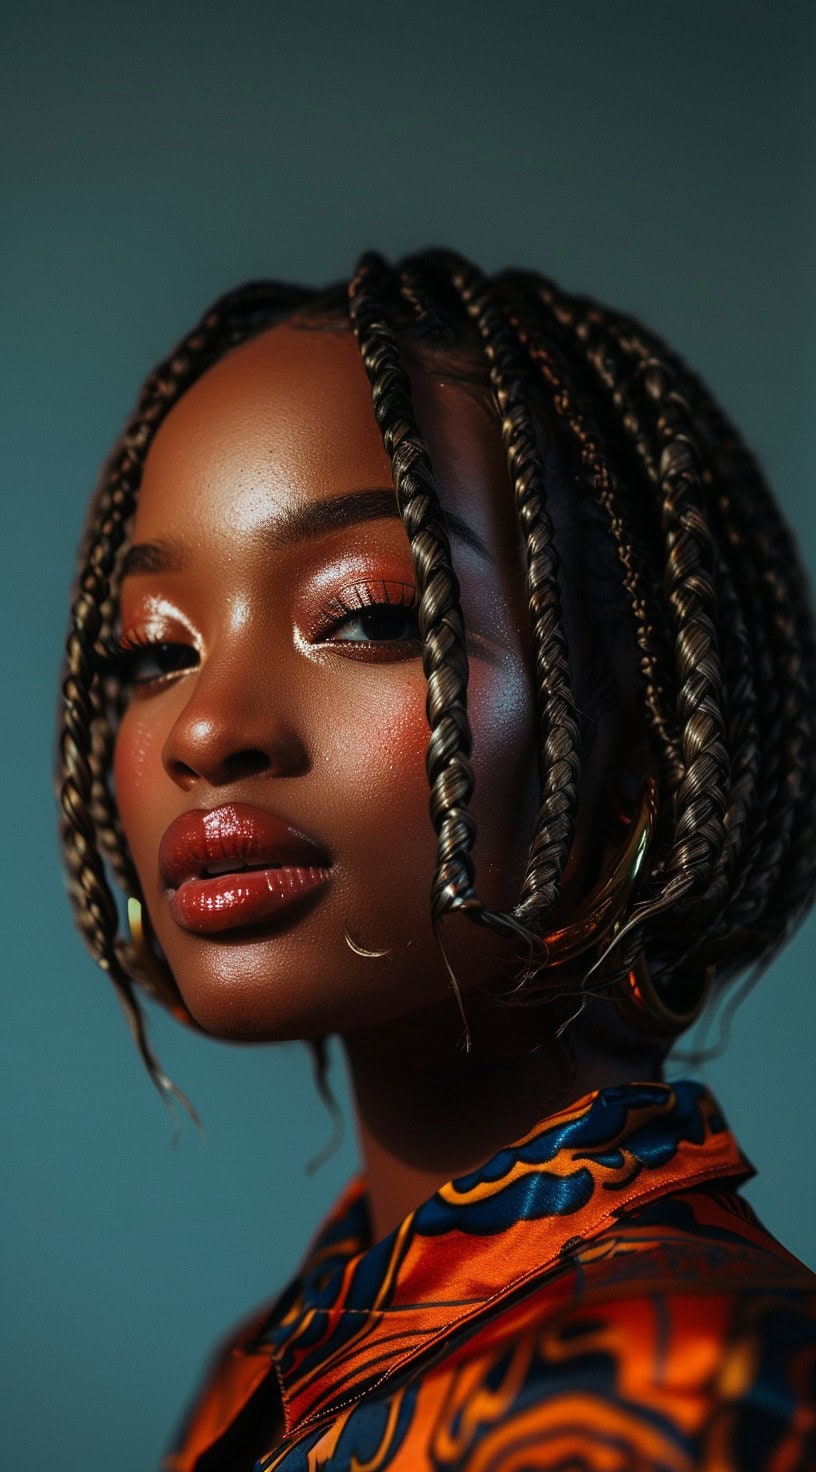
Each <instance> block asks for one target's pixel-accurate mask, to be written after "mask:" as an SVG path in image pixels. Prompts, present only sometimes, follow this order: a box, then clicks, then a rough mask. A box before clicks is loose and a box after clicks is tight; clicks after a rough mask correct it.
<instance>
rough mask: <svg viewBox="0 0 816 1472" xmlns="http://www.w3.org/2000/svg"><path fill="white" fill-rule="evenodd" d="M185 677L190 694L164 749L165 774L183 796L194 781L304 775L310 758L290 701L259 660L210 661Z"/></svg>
mask: <svg viewBox="0 0 816 1472" xmlns="http://www.w3.org/2000/svg"><path fill="white" fill-rule="evenodd" d="M188 679H189V688H190V694H189V696H188V699H187V701H186V703H185V705H184V707H183V709H182V710H181V711H180V713H179V715H178V717H177V718H176V720H175V721H174V723H173V726H172V728H171V730H170V732H169V733H168V736H167V739H166V741H165V743H164V746H163V748H162V763H163V765H164V768H165V771H166V772H167V773H168V774H169V775H170V777H172V779H173V781H174V782H176V783H177V785H178V786H179V787H181V788H182V789H183V790H184V791H185V792H188V791H190V790H191V788H193V787H195V785H196V784H197V783H204V784H206V785H208V786H211V787H223V786H226V785H228V784H229V783H232V782H239V781H241V780H242V779H243V778H246V777H252V776H256V775H259V774H264V773H268V774H269V775H278V776H295V775H297V774H298V773H300V772H302V771H305V769H306V767H307V765H308V755H307V750H306V746H305V743H304V741H303V739H302V736H301V734H300V732H299V730H298V729H297V726H296V724H295V722H294V721H293V719H292V718H291V713H292V709H293V707H292V702H291V700H287V699H286V697H285V696H284V694H283V690H282V688H281V685H280V682H276V681H275V680H274V679H273V678H272V677H271V676H270V673H269V669H268V667H265V664H264V662H263V661H261V662H259V661H258V660H257V659H256V660H255V661H254V668H253V669H251V670H250V669H248V668H247V666H246V665H245V664H243V663H241V664H240V665H232V666H231V667H230V666H229V665H227V666H226V667H225V666H224V664H223V663H219V662H218V661H217V660H216V658H215V657H212V658H211V659H208V660H206V661H205V663H204V665H203V667H202V668H201V669H200V671H199V672H198V673H196V674H195V675H193V676H191V677H188ZM187 683H188V681H187V680H186V679H185V681H184V684H185V686H186V685H187Z"/></svg>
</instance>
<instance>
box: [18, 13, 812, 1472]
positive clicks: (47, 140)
mask: <svg viewBox="0 0 816 1472" xmlns="http://www.w3.org/2000/svg"><path fill="white" fill-rule="evenodd" d="M814 17H816V9H815V8H814V7H813V6H812V5H810V4H809V3H802V4H795V3H790V0H789V3H787V4H785V5H782V6H778V5H772V4H756V3H753V4H752V3H745V0H742V3H739V4H738V3H730V0H720V3H712V0H705V3H702V0H691V3H685V4H683V3H680V4H676V5H671V6H669V5H661V4H654V3H653V0H634V3H625V0H624V3H619V4H612V3H608V4H607V3H601V0H596V3H587V0H578V3H573V4H571V5H564V4H558V5H556V4H550V3H546V0H531V3H515V4H514V3H512V0H511V3H509V4H507V5H506V6H501V7H500V6H498V5H495V4H482V3H478V0H469V3H458V0H455V3H448V4H443V3H439V0H437V3H435V4H424V3H419V4H414V5H405V6H403V5H399V6H398V5H396V4H389V3H387V0H380V3H379V4H362V3H359V4H349V3H346V4H345V5H337V4H308V3H305V4H301V5H300V6H299V7H298V9H297V13H296V14H295V13H294V7H292V6H291V5H290V4H286V5H281V4H275V3H267V4H262V3H258V0H254V3H247V0H235V3H233V4H231V5H229V6H227V5H222V4H219V5H215V4H209V3H201V0H199V3H197V4H191V3H187V4H180V3H173V0H165V3H163V4H162V5H157V4H154V3H152V0H150V3H143V4H140V5H138V6H131V7H126V6H125V5H122V4H118V5H111V4H110V3H107V4H101V3H94V4H83V3H81V0H80V3H77V4H74V5H72V6H63V5H57V4H56V3H55V4H45V5H43V4H40V5H37V4H36V3H34V4H30V5H28V6H25V7H24V6H22V5H14V6H7V7H6V19H5V25H4V33H3V45H2V52H3V56H2V61H1V62H0V67H2V72H3V75H2V77H0V95H1V96H2V107H3V110H4V112H5V114H6V116H5V122H4V128H3V138H4V140H5V143H4V150H5V151H4V157H3V169H4V181H3V188H2V198H3V204H2V214H3V223H2V252H3V273H2V276H3V291H4V295H5V300H4V303H3V309H2V316H3V322H4V330H5V338H6V345H7V355H6V362H5V366H4V392H3V400H2V427H1V433H2V460H1V461H0V463H1V464H2V473H3V482H4V484H3V493H2V506H1V508H0V509H1V511H2V556H3V562H4V584H3V589H4V617H3V637H2V641H1V647H2V659H3V676H2V679H3V687H2V688H3V692H4V699H3V707H4V726H5V731H4V736H3V751H4V763H3V768H2V777H0V793H2V814H3V829H4V841H3V843H2V846H1V849H2V856H1V858H0V862H2V865H3V880H2V887H1V888H0V893H2V899H3V906H4V917H3V926H2V958H3V959H2V971H3V1026H2V1061H1V1064H0V1090H2V1095H3V1098H2V1110H3V1112H2V1120H3V1126H2V1140H3V1165H2V1180H3V1186H4V1194H5V1197H6V1200H5V1202H4V1205H3V1216H2V1232H3V1238H4V1240H3V1247H2V1260H3V1270H4V1271H3V1277H4V1285H3V1299H4V1301H3V1306H2V1336H3V1341H4V1343H3V1346H2V1348H3V1364H4V1370H3V1376H2V1380H1V1381H0V1387H1V1388H0V1397H1V1398H2V1406H0V1447H2V1449H3V1450H2V1459H3V1461H4V1464H5V1465H7V1466H13V1467H14V1468H15V1472H33V1469H34V1468H37V1469H41V1468H42V1467H44V1466H46V1465H48V1466H52V1465H53V1466H58V1467H59V1468H60V1469H61V1472H75V1469H76V1472H79V1469H82V1472H94V1469H100V1472H101V1469H105V1472H108V1469H110V1468H111V1467H114V1466H115V1467H116V1469H117V1472H136V1469H140V1472H141V1469H144V1468H149V1467H153V1466H155V1465H156V1463H157V1460H158V1457H159V1454H160V1451H161V1449H162V1448H163V1447H164V1446H165V1445H166V1443H167V1439H168V1437H169V1435H170V1433H171V1429H172V1427H173V1425H174V1422H175V1420H176V1418H177V1416H178V1415H179V1413H180V1411H181V1408H182V1407H183V1405H184V1404H185V1402H186V1401H187V1399H188V1397H189V1394H190V1392H191V1390H192V1388H193V1385H194V1383H195V1381H196V1379H197V1377H198V1375H199V1373H200V1371H201V1368H202V1364H203V1362H204V1358H205V1355H206V1353H207V1351H208V1348H209V1346H210V1345H211V1344H212V1342H213V1340H214V1338H216V1337H217V1336H218V1335H219V1334H220V1333H221V1332H222V1331H223V1330H224V1329H225V1327H226V1326H228V1325H229V1324H230V1323H231V1322H232V1321H233V1320H234V1319H235V1318H236V1317H238V1316H240V1315H241V1314H243V1313H244V1312H245V1311H246V1310H248V1309H249V1308H250V1307H251V1306H253V1305H254V1304H256V1303H257V1302H258V1301H259V1300H261V1299H263V1298H265V1297H266V1296H268V1295H270V1294H271V1293H272V1292H273V1291H274V1290H276V1289H277V1288H278V1287H279V1286H280V1285H281V1284H282V1282H283V1281H284V1279H285V1278H286V1276H287V1275H288V1274H289V1273H290V1271H291V1270H292V1269H293V1268H294V1266H295V1264H296V1261H297V1259H298V1256H299V1254H300V1252H301V1250H302V1248H303V1245H304V1241H305V1237H306V1235H307V1234H308V1233H309V1232H310V1231H311V1230H312V1228H313V1227H314V1225H315V1223H316V1222H317V1220H318V1218H319V1216H320V1214H321V1213H322V1212H323V1211H324V1210H325V1209H326V1208H327V1206H328V1205H329V1203H330V1202H331V1200H332V1198H333V1196H334V1195H335V1193H336V1191H337V1190H338V1188H339V1187H340V1185H341V1184H342V1183H343V1181H344V1180H345V1178H346V1176H347V1175H348V1173H349V1172H350V1170H351V1169H352V1167H353V1164H354V1161H355V1150H354V1140H353V1129H352V1126H351V1123H350V1121H349V1122H348V1123H347V1126H346V1133H345V1139H344V1142H343V1144H342V1146H341V1148H340V1150H339V1151H338V1153H337V1154H336V1155H335V1156H334V1157H333V1158H332V1159H331V1160H330V1161H329V1163H328V1164H326V1165H325V1166H324V1167H323V1168H322V1169H321V1170H319V1171H318V1172H317V1173H316V1174H314V1175H312V1176H307V1175H306V1174H305V1171H304V1164H305V1162H306V1161H307V1160H308V1159H309V1158H310V1157H311V1156H313V1155H314V1154H316V1153H317V1152H318V1151H319V1150H320V1148H321V1147H322V1146H323V1145H324V1144H325V1142H326V1140H327V1138H328V1135H329V1122H328V1119H327V1117H326V1115H325V1112H324V1111H323V1109H322V1106H320V1105H319V1103H318V1102H317V1099H316V1096H315V1093H314V1090H313V1087H312V1083H311V1075H310V1067H309V1061H308V1057H307V1054H306V1050H305V1049H304V1048H302V1047H300V1046H287V1047H280V1048H277V1049H274V1050H270V1049H263V1048H254V1049H241V1048H237V1047H226V1046H215V1045H213V1044H211V1043H209V1042H208V1041H206V1040H203V1039H200V1038H196V1037H193V1036H189V1035H187V1034H185V1033H184V1032H183V1031H182V1030H181V1029H178V1028H176V1027H175V1026H174V1025H173V1024H172V1023H171V1022H170V1021H169V1020H168V1019H166V1018H165V1017H163V1016H161V1015H155V1016H154V1020H153V1033H154V1038H155V1041H156V1044H157V1047H158V1049H159V1052H160V1056H161V1057H162V1059H163V1061H164V1062H165V1065H166V1066H167V1067H168V1068H169V1070H170V1072H171V1073H172V1075H173V1076H174V1078H176V1079H177V1081H178V1082H179V1083H180V1084H181V1085H182V1087H183V1088H184V1089H186V1090H187V1091H188V1092H189V1094H190V1095H191V1096H192V1098H193V1099H194V1101H195V1103H196V1104H197V1106H198V1108H199V1110H200V1112H201V1114H202V1116H203V1119H204V1123H205V1136H204V1138H203V1139H200V1138H199V1137H198V1135H197V1134H196V1132H195V1130H194V1129H193V1128H192V1127H191V1126H186V1127H185V1129H184V1132H183V1135H182V1138H181V1140H180V1142H179V1144H178V1146H177V1147H176V1148H175V1149H172V1148H171V1126H170V1121H169V1118H168V1116H167V1115H166V1113H165V1111H164V1109H163V1108H162V1106H161V1103H160V1102H159V1099H158V1097H157V1095H156V1094H155V1093H154V1091H153V1090H152V1088H151V1087H150V1085H149V1083H148V1082H147V1079H146V1077H145V1075H144V1074H143V1072H142V1070H141V1067H140V1065H139V1063H138V1060H137V1058H136V1055H135V1052H134V1050H133V1049H132V1047H131V1044H130V1041H129V1037H128V1034H127V1030H126V1027H125V1024H124V1021H123V1019H122V1016H121V1014H120V1012H119V1009H118V1006H117V1003H116V1001H115V999H114V997H113V995H112V993H110V992H109V988H108V986H107V984H106V982H105V980H104V978H103V976H102V975H101V973H98V972H97V971H96V970H95V968H94V966H93V964H92V962H91V961H90V959H89V958H88V957H87V956H86V954H85V952H84V950H83V948H82V946H81V944H80V942H79V940H78V939H77V937H76V936H75V934H74V932H73V930H72V928H71V923H70V919H69V914H68V908H67V902H66V900H65V898H64V895H63V892H62V881H61V877H60V871H59V867H58V861H57V856H56V845H55V836H54V832H55V812H54V808H53V803H52V796H51V776H50V763H51V754H52V740H53V737H52V723H53V710H54V703H55V690H56V682H57V672H58V666H59V662H60V650H61V642H62V638H63V627H64V620H65V612H66V598H67V590H68V585H69V581H70V578H71V574H72V568H73V550H74V545H75V542H76V540H77V536H78V532H79V527H80V523H81V518H82V515H83V508H84V505H85V501H86V497H87V495H88V492H89V490H90V487H91V485H92V483H93V481H94V478H95V475H96V470H97V466H98V463H99V461H100V460H101V458H102V456H103V454H104V453H105V452H106V450H107V447H108V445H109V443H110V442H111V441H112V439H113V438H114V436H115V434H116V433H117V431H118V429H119V426H120V424H121V421H122V419H123V417H124V416H125V414H126V412H127V411H128V410H129V408H130V406H131V403H132V401H133V398H134V395H135V392H136V389H137V386H138V384H139V382H140V381H141V379H142V377H143V376H144V374H145V372H146V371H147V370H148V368H149V367H150V366H151V365H152V364H153V363H154V361H155V360H156V359H157V358H158V357H159V356H160V355H162V354H163V353H164V352H165V350H166V349H167V348H168V346H169V345H170V344H171V343H172V342H173V341H174V340H175V338H176V337H177V336H178V335H179V334H180V333H181V332H182V331H183V330H185V329H186V328H187V327H188V326H189V325H190V324H191V323H192V322H193V321H194V320H195V319H196V318H197V316H198V315H199V313H200V311H201V309H202V308H203V307H204V306H205V304H206V303H207V302H208V301H209V300H210V299H211V298H212V297H214V296H215V295H216V294H217V293H219V292H221V291H222V290H224V289H226V288H227V287H229V286H231V285H233V284H236V283H238V282H239V281H241V280H242V279H246V278H249V277H252V276H255V275H270V276H281V277H284V278H302V279H305V280H308V281H318V282H319V281H323V280H328V279H331V278H333V277H335V276H338V275H344V274H346V273H348V272H349V270H350V269H351V267H352V265H353V262H354V259H355V257H356V256H357V254H358V253H359V252H360V250H361V249H363V248H365V247H367V246H370V245H376V246H378V247H380V248H382V249H384V250H386V251H387V252H390V253H397V252H401V251H404V250H407V249H410V248H412V247H416V246H422V245H425V244H429V243H449V244H452V245H454V246H456V247H458V248H460V249H463V250H464V251H466V252H467V253H469V254H471V255H472V256H473V257H474V258H475V259H477V260H478V261H480V263H481V264H482V265H484V266H486V267H488V268H495V267H499V266H501V265H503V264H519V265H525V266H530V267H534V268H539V269H541V270H543V271H545V272H547V273H549V274H551V275H553V276H555V277H556V278H559V279H560V280H562V281H563V283H564V284H565V285H567V286H569V287H572V288H575V289H578V290H585V291H588V292H590V293H593V294H595V295H598V296H600V297H601V298H602V299H604V298H605V299H606V300H608V301H609V302H611V303H613V304H615V305H618V306H621V307H625V308H628V309H630V310H632V311H633V312H635V313H637V314H639V315H641V316H642V317H643V318H644V319H645V320H646V321H647V322H648V323H649V324H650V325H652V326H653V327H655V328H657V329H658V330H659V331H660V332H662V333H664V334H665V335H666V336H667V337H668V338H669V340H670V341H671V342H672V343H673V344H674V345H676V346H677V347H678V348H679V349H680V350H681V351H682V352H683V353H684V354H685V355H686V356H687V357H688V358H689V359H690V360H691V362H692V363H693V364H694V365H695V366H697V367H698V368H699V369H700V370H701V371H702V372H703V373H704V375H705V376H707V378H708V379H709V380H710V382H711V384H712V386H713V388H714V389H715V391H716V393H717V394H718V395H719V397H720V398H721V399H722V400H723V401H724V403H725V405H726V407H727V409H728V410H729V411H730V412H731V413H732V414H733V415H734V417H735V418H736V419H737V421H738V422H739V423H740V424H741V426H742V427H743V428H744V430H745V432H746V434H747V436H748V437H749V439H750V441H751V442H752V443H753V445H754V446H755V448H756V449H757V450H758V452H759V454H760V456H761V458H762V460H763V462H764V464H765V466H766V468H767V471H768V472H769V475H770V477H771V480H772V482H773V483H774V485H775V487H776V489H777V492H778V495H779V498H780V500H781V502H782V504H783V506H784V508H785V510H786V513H787V515H788V517H789V519H790V521H791V523H792V524H793V526H794V528H795V529H796V531H797V533H798V535H799V537H800V539H801V543H802V548H803V551H804V554H805V556H806V558H807V560H808V563H809V565H810V568H811V570H813V569H814V567H816V513H814V500H813V495H812V489H811V486H812V471H813V449H812V438H811V436H810V435H809V434H808V429H809V414H808V409H809V407H810V405H811V404H812V399H813V387H814V316H815V315H816V309H815V307H814V296H813V291H812V286H811V280H810V272H809V271H808V264H809V263H812V261H813V260H814V259H816V255H814V240H813V235H814V230H813V224H814V207H813V206H814V194H813V178H814V172H813V157H812V144H813V141H814V138H813V120H812V113H811V112H810V108H809V94H810V93H811V92H812V57H813V40H814V37H813V29H814ZM814 936H816V927H815V926H814V921H813V919H811V920H810V921H809V922H808V923H807V924H806V925H805V927H803V929H802V930H801V931H800V932H799V934H798V935H797V937H796V938H795V939H794V941H793V942H792V944H791V945H790V946H789V948H788V950H787V952H786V954H785V955H784V957H783V958H782V959H780V960H779V962H778V963H777V964H776V965H775V967H774V968H773V970H772V971H771V972H770V973H769V974H768V975H767V976H766V978H765V979H764V981H763V983H762V985H761V987H760V988H759V989H758V990H757V991H756V992H755V993H754V994H753V995H752V996H750V997H749V998H748V1000H746V1002H745V1004H744V1005H743V1007H742V1009H741V1011H740V1012H739V1014H738V1016H737V1019H736V1022H735V1024H734V1028H733V1038H732V1041H731V1044H730V1047H729V1048H728V1050H727V1051H726V1052H725V1054H724V1055H723V1056H722V1057H721V1058H719V1059H718V1060H717V1061H716V1062H714V1063H712V1064H710V1065H707V1066H706V1067H705V1068H704V1069H702V1070H701V1071H700V1072H701V1075H702V1076H703V1077H704V1078H705V1079H706V1080H707V1081H708V1082H709V1083H711V1084H712V1086H713V1087H714V1088H715V1090H716V1091H717V1093H718V1095H719V1097H720V1100H721V1102H722V1104H723V1107H724V1109H725V1111H726V1114H727V1116H728V1118H729V1120H730V1121H731V1123H732V1124H733V1126H734V1127H735V1129H736V1131H737V1133H738V1136H739V1138H740V1140H741V1141H742V1143H743V1145H744V1148H745V1149H746V1151H747V1152H748V1153H749V1155H750V1156H751V1157H752V1158H753V1160H754V1161H755V1163H756V1165H757V1166H758V1167H759V1176H758V1179H757V1180H756V1182H755V1183H753V1184H752V1185H751V1186H750V1187H749V1188H748V1192H747V1194H748V1196H749V1197H750V1199H751V1201H752V1202H753V1203H754V1205H755V1206H756V1208H757V1209H758V1210H759V1212H760V1214H761V1215H762V1216H763V1218H764V1220H765V1221H766V1223H767V1225H768V1226H769V1227H770V1228H771V1229H772V1230H773V1231H774V1232H775V1233H777V1234H778V1235H779V1236H780V1237H781V1238H782V1239H783V1240H784V1241H785V1242H786V1244H788V1245H789V1246H790V1247H791V1248H792V1249H793V1250H794V1251H795V1252H797V1253H798V1254H799V1255H800V1256H801V1257H802V1258H804V1260H805V1261H806V1262H808V1263H809V1264H810V1265H812V1266H814V1267H816V1242H815V1241H814V1226H816V1142H814V1137H813V1106H812V1097H813V1096H812V1077H813V1065H812V1058H811V1054H812V1043H813V1033H814V1020H815V1019H816V1005H815V1004H814V989H813V980H812V975H811V970H812V959H811V958H812V954H813V942H814ZM678 1071H679V1070H678ZM334 1075H335V1084H336V1088H337V1090H338V1092H339V1093H340V1095H341V1097H342V1099H343V1100H344V1103H345V1104H346V1112H347V1097H346V1092H345V1085H344V1081H343V1078H342V1073H341V1069H340V1065H339V1062H336V1063H335V1068H334ZM347 1119H348V1112H347Z"/></svg>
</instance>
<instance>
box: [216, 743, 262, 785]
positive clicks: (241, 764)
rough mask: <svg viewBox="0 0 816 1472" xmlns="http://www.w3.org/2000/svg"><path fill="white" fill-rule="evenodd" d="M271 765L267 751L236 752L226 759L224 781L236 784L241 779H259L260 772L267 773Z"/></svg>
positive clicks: (223, 764) (224, 762)
mask: <svg viewBox="0 0 816 1472" xmlns="http://www.w3.org/2000/svg"><path fill="white" fill-rule="evenodd" d="M270 765H271V763H270V760H269V757H268V755H267V753H266V752H265V751H259V750H257V749H252V748H250V749H249V750H247V751H234V752H231V753H230V755H229V756H227V757H225V758H224V761H223V763H222V766H223V772H224V776H223V780H224V781H225V782H235V781H237V779H238V778H240V777H257V776H258V774H259V773H260V772H265V771H266V770H267V768H268V767H269V766H270Z"/></svg>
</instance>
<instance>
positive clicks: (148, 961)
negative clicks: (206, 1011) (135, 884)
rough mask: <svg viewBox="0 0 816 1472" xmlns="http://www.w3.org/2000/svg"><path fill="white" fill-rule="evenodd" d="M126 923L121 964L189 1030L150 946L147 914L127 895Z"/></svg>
mask: <svg viewBox="0 0 816 1472" xmlns="http://www.w3.org/2000/svg"><path fill="white" fill-rule="evenodd" d="M127 920H128V932H129V937H130V938H129V941H128V943H127V945H126V946H125V947H124V948H123V955H122V961H123V964H124V965H125V966H126V967H127V969H128V970H129V971H132V972H134V973H135V975H136V979H137V981H138V982H139V984H140V985H141V986H143V987H144V989H145V991H146V992H148V993H149V994H150V996H151V997H154V998H155V1000H156V1001H157V1002H161V1003H162V1005H163V1006H164V1007H166V1008H167V1010H168V1012H171V1013H172V1015H173V1016H174V1017H175V1018H176V1020H177V1021H178V1022H185V1023H187V1025H188V1026H193V1019H192V1017H191V1016H190V1013H189V1012H188V1011H187V1008H186V1007H185V1005H184V1003H183V1001H182V1000H181V994H180V992H179V989H178V987H177V986H176V983H175V979H174V977H173V974H172V972H171V971H170V968H169V967H168V966H166V965H165V964H164V963H163V962H162V961H161V960H160V959H159V957H158V956H157V955H156V952H155V951H154V949H153V947H152V946H151V944H150V935H149V928H148V927H149V920H148V916H147V912H146V910H145V907H144V906H143V904H142V902H141V900H139V899H137V898H136V896H135V895H128V899H127Z"/></svg>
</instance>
